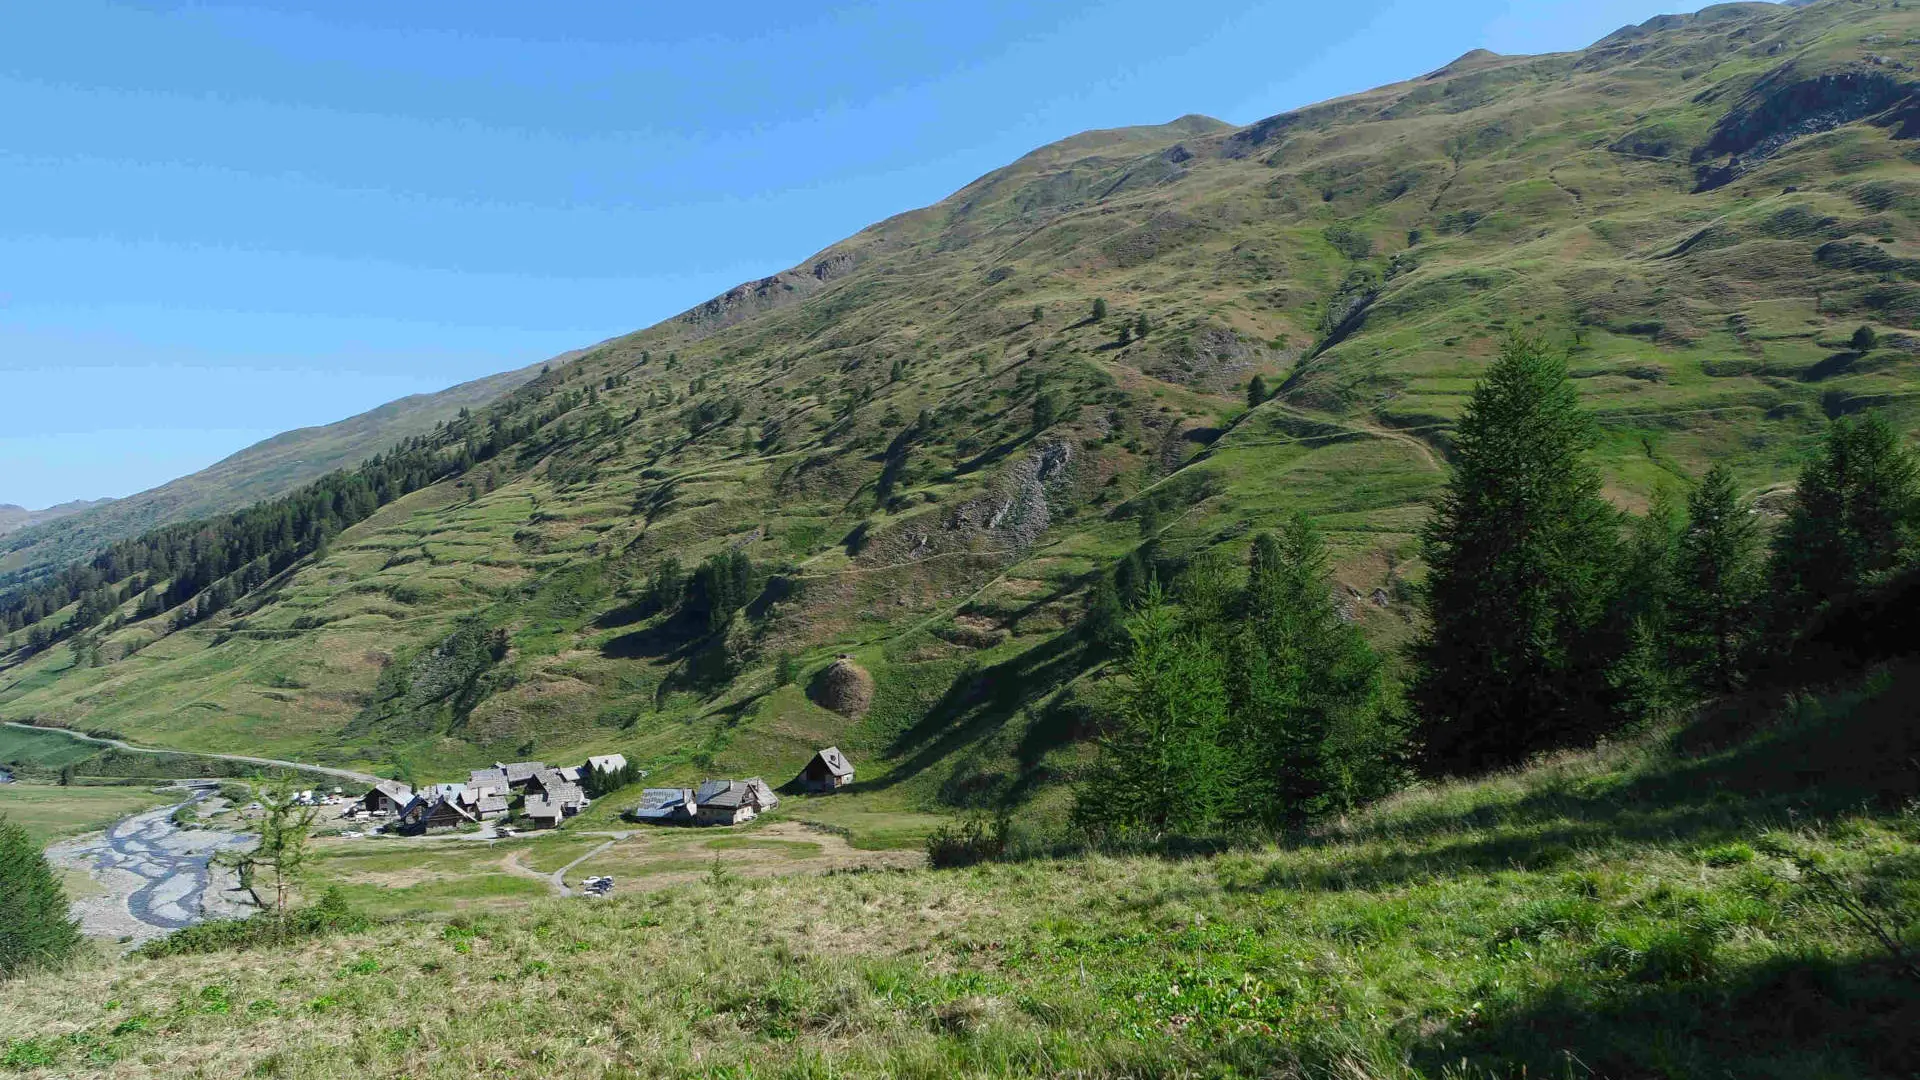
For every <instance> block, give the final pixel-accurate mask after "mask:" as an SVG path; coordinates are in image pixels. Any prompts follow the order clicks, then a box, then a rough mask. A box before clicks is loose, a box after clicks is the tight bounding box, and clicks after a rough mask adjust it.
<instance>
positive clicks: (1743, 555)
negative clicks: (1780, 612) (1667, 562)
mask: <svg viewBox="0 0 1920 1080" xmlns="http://www.w3.org/2000/svg"><path fill="white" fill-rule="evenodd" d="M1674 563H1675V565H1674V573H1673V604H1672V615H1671V617H1672V623H1673V628H1672V634H1673V642H1674V652H1675V659H1676V660H1677V661H1678V663H1679V665H1680V667H1681V668H1682V669H1683V670H1685V671H1686V672H1687V673H1688V677H1689V679H1690V681H1691V682H1692V683H1693V684H1694V685H1695V686H1696V687H1697V688H1699V689H1703V690H1727V689H1731V688H1732V687H1733V685H1734V684H1735V683H1736V682H1737V681H1738V679H1739V675H1740V671H1741V661H1742V660H1743V659H1744V658H1745V656H1746V655H1747V650H1748V649H1749V648H1750V647H1751V645H1752V643H1753V640H1754V636H1755V635H1754V629H1755V622H1754V614H1755V604H1756V602H1757V601H1758V599H1759V594H1760V585H1761V582H1762V581H1763V578H1762V575H1761V569H1762V566H1761V561H1760V526H1759V523H1758V522H1757V521H1756V520H1755V519H1754V513H1753V507H1752V506H1751V505H1750V504H1749V503H1748V502H1747V501H1746V500H1745V499H1743V498H1741V497H1740V490H1739V488H1738V486H1736V484H1735V483H1734V478H1733V471H1732V470H1730V469H1728V468H1727V467H1726V466H1725V465H1715V466H1714V467H1713V468H1712V469H1710V470H1708V472H1707V475H1706V477H1705V479H1703V480H1702V481H1701V483H1700V486H1699V487H1698V488H1695V489H1694V491H1693V493H1692V494H1691V495H1689V496H1688V497H1687V524H1686V528H1685V529H1684V530H1683V531H1682V532H1681V534H1680V540H1679V546H1678V551H1677V552H1676V555H1675V560H1674Z"/></svg>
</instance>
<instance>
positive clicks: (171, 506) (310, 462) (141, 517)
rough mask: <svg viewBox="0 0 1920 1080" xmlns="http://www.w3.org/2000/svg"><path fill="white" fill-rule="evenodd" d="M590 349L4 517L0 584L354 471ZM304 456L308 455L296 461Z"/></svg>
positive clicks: (0, 518)
mask: <svg viewBox="0 0 1920 1080" xmlns="http://www.w3.org/2000/svg"><path fill="white" fill-rule="evenodd" d="M583 351H584V350H578V349H576V350H571V351H569V352H565V353H562V354H560V355H559V356H557V357H554V358H552V359H549V360H546V361H542V362H541V363H538V364H532V365H528V366H526V367H522V368H517V369H514V370H512V371H505V372H500V373H497V374H494V375H486V376H482V377H481V378H478V379H470V380H468V381H466V382H463V383H459V384H456V385H454V386H450V387H447V388H446V389H444V390H437V391H432V392H429V393H421V394H409V395H407V396H405V397H401V398H396V399H394V400H393V401H389V402H386V403H385V404H382V405H377V406H375V407H374V408H372V409H368V410H366V411H364V412H360V413H356V414H354V415H353V416H349V417H347V418H345V419H342V420H336V421H334V422H332V423H330V424H314V425H311V426H308V427H303V428H294V429H291V430H288V431H283V432H281V433H279V434H277V435H273V436H269V437H268V438H265V439H262V440H260V441H259V442H256V443H253V444H252V445H250V446H246V447H243V448H241V449H239V450H236V451H235V452H233V453H232V454H229V455H227V456H226V457H224V458H221V459H220V460H219V461H216V462H214V463H213V464H211V465H209V466H207V467H206V468H204V469H201V470H199V471H197V472H193V473H189V474H187V475H185V476H181V477H176V478H175V479H173V480H169V481H167V482H166V483H164V484H160V485H157V486H155V487H152V488H148V489H147V490H145V491H140V492H136V493H134V494H132V495H128V496H125V497H123V498H119V499H101V500H97V501H94V502H92V503H84V505H81V504H76V503H68V504H64V505H65V506H71V507H75V509H73V510H71V511H69V512H67V513H63V514H59V515H55V516H54V517H53V518H46V517H42V518H40V519H39V520H35V521H28V522H23V523H22V524H20V525H17V526H13V527H7V526H6V525H5V524H4V521H5V519H4V515H0V535H4V536H7V537H8V539H6V540H5V541H0V582H17V581H21V580H30V579H32V578H34V577H37V576H39V575H41V574H43V573H45V572H47V571H49V570H51V569H54V568H57V567H58V566H59V565H61V564H62V563H65V562H69V561H72V560H74V559H77V558H79V557H81V556H82V555H84V554H85V553H86V552H88V551H91V550H93V549H96V548H98V547H101V546H102V545H104V544H107V543H110V542H112V541H114V540H117V539H121V538H123V537H126V536H131V535H134V534H136V533H139V532H141V531H143V530H145V529H148V528H152V527H155V526H159V525H165V524H169V523H171V522H174V521H180V520H185V519H190V518H197V517H204V516H207V515H209V514H212V513H216V512H219V511H222V510H227V509H233V508H236V507H239V506H244V505H246V504H248V503H253V502H258V501H260V500H261V499H266V498H271V497H273V496H274V495H278V494H280V493H282V492H284V491H286V490H289V489H291V488H293V487H296V486H298V485H299V484H301V483H304V482H306V481H307V480H310V479H312V478H314V477H316V476H319V475H321V474H322V473H325V472H328V471H330V470H332V469H336V468H341V467H344V466H351V465H354V464H356V463H358V462H359V461H360V460H361V459H363V458H365V457H367V456H369V455H372V454H375V453H379V452H380V451H382V450H385V449H386V448H387V447H388V446H390V445H391V444H392V443H395V442H398V441H399V440H401V439H403V438H406V437H408V436H410V435H414V434H418V433H420V432H421V431H424V430H426V429H429V428H431V427H432V426H433V425H434V424H436V423H439V422H441V421H444V420H447V419H450V418H452V417H453V416H455V415H457V414H458V412H459V410H460V409H462V408H474V407H477V406H480V405H484V404H485V403H487V402H489V401H492V400H493V399H494V398H496V397H498V396H499V395H500V394H502V393H505V392H507V391H508V390H511V389H512V388H513V387H515V386H517V385H519V384H520V383H522V382H524V381H526V380H527V379H530V378H532V377H534V376H535V375H536V374H537V373H538V371H539V369H540V368H541V367H542V366H543V365H546V364H552V363H564V362H565V361H566V360H567V359H568V358H571V357H574V356H578V355H580V354H581V353H582V352H583ZM303 454H304V455H309V457H307V458H302V457H300V456H297V455H303ZM82 502H84V501H82ZM3 509H4V508H0V510H3ZM56 509H57V508H56ZM42 513H43V514H44V513H45V512H44V511H43V512H42ZM41 526H44V527H41ZM37 527H38V528H37ZM28 530H33V531H28Z"/></svg>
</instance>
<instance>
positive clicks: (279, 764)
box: [7, 720, 380, 784]
mask: <svg viewBox="0 0 1920 1080" xmlns="http://www.w3.org/2000/svg"><path fill="white" fill-rule="evenodd" d="M7 726H8V727H16V728H25V729H26V730H28V731H57V732H59V733H60V734H62V735H65V736H66V737H67V738H69V739H78V740H80V741H81V742H90V743H97V744H99V745H101V746H112V747H117V748H119V749H121V750H127V751H130V752H132V753H135V754H185V755H188V756H189V757H204V758H219V759H220V760H222V761H243V762H246V763H247V764H249V765H265V766H268V767H270V768H275V769H298V770H300V771H302V772H312V773H322V774H324V775H327V776H337V777H340V778H341V779H343V780H353V781H356V782H358V783H362V784H377V783H379V782H380V778H379V777H377V776H374V775H372V774H371V773H363V772H354V771H353V770H352V769H336V768H333V767H331V766H328V765H308V764H307V763H305V762H302V761H282V760H280V759H279V758H261V757H248V756H246V755H245V754H215V753H212V752H211V751H207V750H168V749H165V748H163V747H156V746H135V745H133V744H132V743H130V742H126V741H124V740H121V739H102V738H100V737H99V736H96V735H82V734H81V733H79V732H77V731H69V730H67V729H66V728H56V727H40V726H38V725H36V724H22V723H18V722H17V721H13V720H9V721H7Z"/></svg>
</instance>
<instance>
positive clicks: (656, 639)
mask: <svg viewBox="0 0 1920 1080" xmlns="http://www.w3.org/2000/svg"><path fill="white" fill-rule="evenodd" d="M706 637H707V633H706V626H705V624H704V623H701V622H700V621H698V620H696V619H693V618H689V617H687V616H684V615H675V616H674V617H672V618H669V619H662V620H661V621H659V622H657V623H655V624H653V625H652V626H646V627H642V628H641V629H638V630H633V631H629V632H628V633H625V634H621V635H620V636H618V637H615V638H611V639H609V640H608V641H606V642H605V643H604V644H602V645H601V646H600V655H601V656H603V657H606V658H607V659H609V660H642V659H645V660H663V659H664V660H676V661H677V660H683V659H685V658H686V657H687V656H688V655H690V654H691V653H692V652H693V651H694V650H695V649H696V648H697V647H698V646H699V644H700V643H701V642H702V641H704V640H705V639H706Z"/></svg>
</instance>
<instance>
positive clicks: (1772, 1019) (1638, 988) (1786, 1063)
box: [1411, 954, 1920, 1080]
mask: <svg viewBox="0 0 1920 1080" xmlns="http://www.w3.org/2000/svg"><path fill="white" fill-rule="evenodd" d="M1463 1063H1464V1066H1465V1067H1464V1068H1463V1067H1462V1066H1463ZM1411 1064H1413V1066H1414V1067H1415V1069H1417V1070H1418V1071H1419V1072H1421V1073H1422V1074H1424V1075H1430V1076H1439V1075H1442V1074H1443V1073H1446V1072H1447V1071H1448V1070H1454V1071H1456V1072H1459V1073H1464V1074H1467V1075H1476V1076H1477V1075H1483V1074H1484V1075H1492V1076H1523V1075H1524V1076H1538V1077H1561V1076H1572V1077H1581V1078H1585V1077H1623V1078H1624V1077H1634V1078H1638V1077H1723V1076H1738V1077H1778V1078H1781V1080H1786V1078H1789V1077H1793V1078H1798V1077H1887V1078H1894V1077H1911V1076H1913V1075H1914V1072H1915V1070H1916V1069H1920V983H1915V982H1914V981H1913V980H1911V979H1908V978H1904V977H1903V976H1901V975H1900V974H1899V972H1898V971H1897V969H1895V968H1894V967H1893V966H1892V965H1890V964H1887V963H1884V962H1881V961H1879V960H1877V959H1872V960H1859V959H1848V960H1836V959H1832V958H1829V957H1826V956H1821V955H1817V954H1808V955H1798V956H1785V957H1777V958H1775V959H1772V960H1769V961H1766V962H1763V963H1759V964H1754V965H1750V966H1745V967H1740V968H1737V969H1733V970H1726V969H1722V970H1720V971H1717V972H1711V973H1709V975H1708V977H1706V978H1701V979H1698V980H1697V981H1640V979H1639V978H1638V977H1636V976H1634V975H1628V976H1626V977H1625V978H1620V977H1612V978H1600V977H1594V978H1572V979H1568V980H1564V981H1562V982H1560V983H1558V984H1556V985H1555V986H1554V987H1553V988H1552V989H1550V990H1548V991H1547V992H1545V993H1544V994H1541V995H1540V996H1538V997H1535V998H1532V999H1531V1000H1527V1001H1525V1002H1523V1003H1520V1004H1517V1005H1515V1006H1512V1007H1508V1008H1502V1007H1500V1006H1495V1007H1494V1008H1493V1010H1491V1011H1490V1012H1489V1013H1488V1014H1487V1015H1485V1016H1484V1017H1482V1018H1480V1019H1478V1020H1477V1022H1475V1023H1474V1024H1473V1025H1472V1026H1471V1027H1469V1028H1468V1029H1467V1030H1465V1031H1458V1032H1451V1033H1449V1034H1448V1035H1446V1036H1439V1037H1435V1038H1433V1039H1430V1040H1428V1041H1426V1042H1424V1043H1423V1044H1421V1045H1419V1046H1416V1047H1415V1048H1414V1050H1413V1053H1412V1055H1411Z"/></svg>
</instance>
